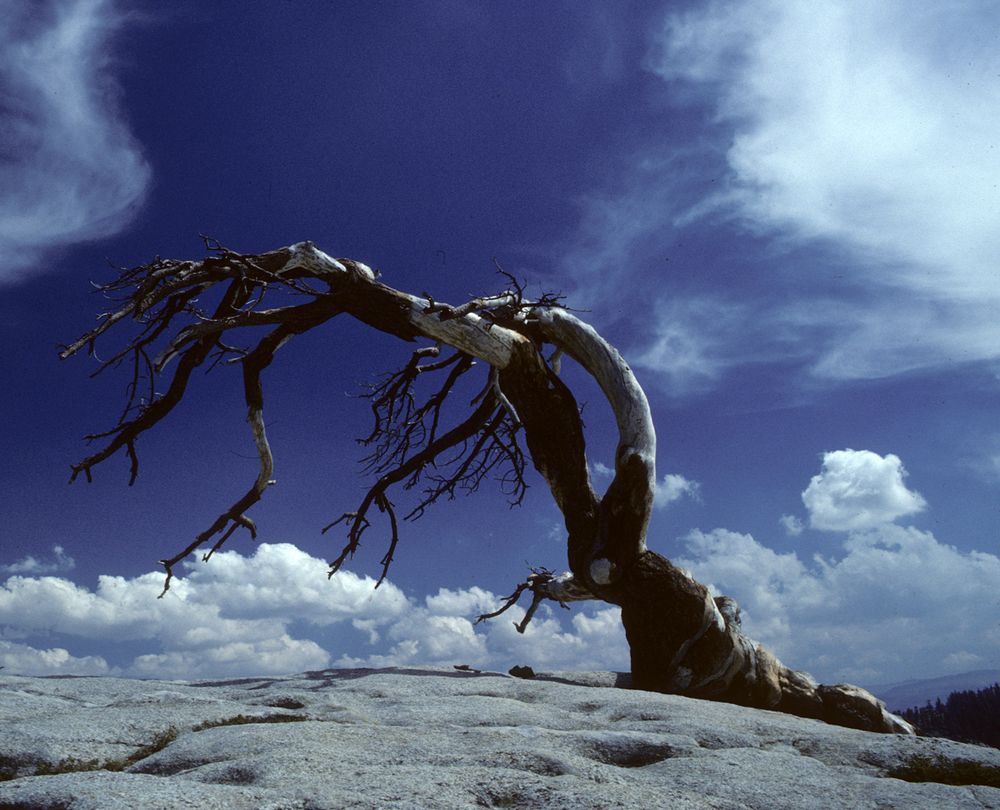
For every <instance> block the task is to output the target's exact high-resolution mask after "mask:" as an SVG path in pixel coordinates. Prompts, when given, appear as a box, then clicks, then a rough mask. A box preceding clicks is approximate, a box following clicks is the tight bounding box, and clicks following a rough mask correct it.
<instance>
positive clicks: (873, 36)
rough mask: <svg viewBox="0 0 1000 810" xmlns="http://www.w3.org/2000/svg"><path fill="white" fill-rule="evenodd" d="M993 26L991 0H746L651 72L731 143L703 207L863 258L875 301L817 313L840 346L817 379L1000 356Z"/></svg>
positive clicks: (675, 16) (669, 26)
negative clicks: (721, 180) (722, 175)
mask: <svg viewBox="0 0 1000 810" xmlns="http://www.w3.org/2000/svg"><path fill="white" fill-rule="evenodd" d="M998 24H1000V10H998V8H997V6H996V4H994V3H991V2H988V1H987V0H978V1H977V0H970V2H963V3H958V4H954V3H951V4H936V5H934V4H931V5H927V4H925V5H923V6H921V7H920V8H919V9H915V8H914V7H913V4H912V3H907V2H905V0H893V1H892V2H883V3H866V2H863V1H862V0H836V2H829V3H824V4H822V5H821V6H820V7H817V5H816V4H815V3H809V2H805V1H804V0H802V1H801V2H785V1H784V0H781V1H780V2H779V0H737V2H708V3H704V4H699V5H697V6H695V7H694V8H693V9H692V10H690V11H687V12H683V13H672V14H670V15H669V16H668V17H667V19H666V23H665V25H664V27H663V29H662V31H661V32H660V35H659V37H658V39H657V43H656V48H655V50H654V54H653V55H652V56H651V57H650V59H649V66H650V68H651V69H652V70H654V71H655V72H656V73H658V74H659V75H660V76H661V77H663V78H664V79H665V80H666V82H667V83H668V84H667V87H668V88H669V92H671V93H672V97H673V98H674V99H677V98H678V97H682V96H683V95H684V93H685V92H686V93H687V94H688V97H689V98H690V99H691V100H693V101H695V102H697V103H699V104H702V105H704V107H705V108H706V109H708V110H710V111H711V116H712V123H713V125H714V126H715V127H717V131H718V132H720V133H722V136H721V137H720V142H725V143H726V147H725V151H724V160H725V165H726V169H727V175H726V181H727V182H726V183H725V185H724V188H723V189H722V190H721V191H713V192H711V193H710V194H708V195H707V196H703V197H702V198H701V202H700V204H697V205H696V207H700V210H701V211H702V212H703V211H705V210H712V211H714V212H715V213H716V214H718V213H724V214H725V213H733V214H736V215H737V216H738V217H739V218H740V219H741V220H742V221H743V222H744V223H745V224H748V225H750V226H751V227H752V228H754V229H756V230H757V231H758V232H759V233H761V234H764V235H767V236H771V237H776V238H777V239H778V240H779V241H784V242H786V243H787V242H792V243H799V244H803V243H807V242H810V243H815V242H817V241H820V242H826V243H829V244H833V245H835V246H837V247H838V248H839V249H844V248H846V249H847V251H848V252H849V253H851V254H852V255H853V258H854V261H853V263H848V264H847V265H846V267H847V268H848V269H849V268H850V267H853V268H854V269H853V273H854V274H855V275H854V277H853V279H852V281H853V283H854V287H855V291H857V290H858V289H861V290H867V291H868V294H867V295H862V296H861V300H856V301H852V302H850V303H851V306H850V307H849V308H848V309H847V311H846V312H841V313H833V312H831V311H829V310H825V311H824V310H820V311H819V312H820V313H823V314H822V315H821V317H820V319H821V320H823V319H824V318H825V319H826V324H827V326H829V327H831V328H832V329H833V331H834V333H835V334H834V337H833V339H832V341H831V342H830V343H829V344H828V346H827V349H826V351H825V353H824V354H823V356H822V357H821V358H820V359H819V360H818V362H817V363H816V365H815V371H816V372H817V373H819V374H821V375H827V376H833V377H860V376H878V375H884V374H888V373H894V372H899V371H904V370H908V369H912V368H918V367H922V366H927V365H930V364H936V363H942V362H954V361H956V360H975V359H982V358H990V357H996V355H997V353H998V349H997V346H1000V325H998V324H997V321H996V318H995V317H994V314H993V313H995V311H996V306H997V303H998V302H1000V284H998V282H997V276H996V272H995V265H996V256H997V255H1000V232H998V231H997V229H996V227H995V223H996V221H997V219H998V218H1000V188H998V186H997V183H996V177H997V176H998V175H1000V144H998V143H997V142H996V138H995V137H994V135H995V129H996V127H995V121H994V109H995V99H996V98H997V95H998V93H1000V52H998V51H997V49H996V45H995V42H994V38H993V34H992V32H993V31H994V30H995V29H996V26H997V25H998ZM820 266H822V265H820ZM809 270H810V268H809V267H801V268H799V270H798V274H799V275H800V276H801V275H803V274H808V273H809ZM888 290H892V295H888V294H887V291H888ZM846 303H848V302H846V301H845V304H846ZM795 310H796V306H792V307H791V309H790V310H789V311H786V310H784V309H782V308H781V307H776V308H775V309H774V311H772V312H771V313H770V315H769V317H771V318H774V319H779V320H780V319H782V318H794V317H797V316H798V315H801V313H799V312H796V311H795ZM811 310H812V316H811V317H812V318H813V319H814V322H815V319H816V318H817V314H818V313H817V308H816V307H811ZM844 316H846V317H844ZM915 338H919V339H915Z"/></svg>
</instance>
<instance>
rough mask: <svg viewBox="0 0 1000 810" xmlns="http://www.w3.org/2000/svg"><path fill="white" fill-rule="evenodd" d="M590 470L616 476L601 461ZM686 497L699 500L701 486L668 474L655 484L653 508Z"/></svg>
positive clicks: (598, 475)
mask: <svg viewBox="0 0 1000 810" xmlns="http://www.w3.org/2000/svg"><path fill="white" fill-rule="evenodd" d="M590 469H591V472H592V473H593V474H594V475H595V477H599V478H611V477H613V476H614V474H615V471H614V470H613V469H611V467H609V466H608V465H607V464H602V463H601V462H600V461H595V462H593V463H591V465H590ZM685 495H686V496H687V497H689V498H694V499H695V500H699V499H700V498H701V484H699V483H698V482H697V481H689V480H688V479H687V478H685V477H684V476H683V475H678V474H677V473H667V474H666V475H664V476H663V478H661V479H660V480H659V481H657V482H656V484H655V489H654V490H653V508H654V509H663V508H664V507H666V506H669V505H670V504H672V503H673V502H674V501H678V500H680V499H681V498H683V497H684V496H685ZM559 530H560V532H562V534H560V535H559V537H560V539H562V538H564V537H565V532H563V531H562V527H561V526H560V527H559Z"/></svg>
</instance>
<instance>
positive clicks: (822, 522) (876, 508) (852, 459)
mask: <svg viewBox="0 0 1000 810" xmlns="http://www.w3.org/2000/svg"><path fill="white" fill-rule="evenodd" d="M905 477H906V470H904V469H903V463H902V462H901V461H900V460H899V457H898V456H894V455H893V454H892V453H890V454H888V455H886V456H885V457H883V456H880V455H879V454H878V453H873V452H872V451H871V450H849V449H848V450H835V451H833V452H830V453H824V454H823V469H822V470H821V471H820V473H819V474H818V475H814V476H813V478H812V480H811V481H810V482H809V486H808V487H806V489H805V491H804V492H803V493H802V502H803V503H804V504H805V506H806V509H807V510H808V512H809V524H810V525H811V526H812V527H813V528H814V529H823V530H826V531H837V532H842V531H854V530H857V529H868V528H872V527H875V526H879V525H882V524H884V523H890V522H892V521H893V520H895V519H896V518H899V517H904V516H906V515H912V514H916V513H917V512H920V511H922V510H923V509H924V507H925V506H926V505H927V504H926V502H925V501H924V499H923V497H921V495H920V494H919V493H917V492H913V491H912V490H910V489H907V487H906V484H905V482H904V478H905Z"/></svg>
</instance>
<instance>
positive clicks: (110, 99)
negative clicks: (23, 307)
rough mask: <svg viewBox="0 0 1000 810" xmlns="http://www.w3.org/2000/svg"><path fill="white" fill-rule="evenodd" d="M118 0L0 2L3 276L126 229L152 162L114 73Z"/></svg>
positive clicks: (12, 277)
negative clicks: (130, 122) (128, 117)
mask: <svg viewBox="0 0 1000 810" xmlns="http://www.w3.org/2000/svg"><path fill="white" fill-rule="evenodd" d="M124 22H125V14H124V12H123V11H121V10H120V9H119V8H118V7H117V4H116V3H115V2H114V1H113V0H48V2H42V3H18V2H15V3H13V4H9V5H6V6H5V7H4V9H3V10H2V11H0V87H2V88H3V91H4V96H5V99H4V104H3V106H2V109H0V129H2V130H3V131H4V146H3V148H2V153H0V157H2V160H0V188H3V194H2V195H0V283H5V282H6V283H9V282H12V281H16V280H17V279H19V278H24V277H26V276H27V275H30V274H32V273H35V272H38V271H39V270H41V269H42V267H41V265H42V264H43V262H44V261H45V260H46V259H47V257H49V256H50V255H52V254H53V253H54V251H58V250H59V249H60V248H64V247H66V246H69V245H72V244H76V243H79V242H84V241H88V240H92V239H99V238H103V237H107V236H111V235H113V234H115V233H118V232H119V231H120V230H122V228H124V227H125V225H126V224H127V223H128V221H129V220H130V219H131V216H132V214H133V213H134V212H135V210H136V208H137V207H138V205H139V204H140V203H141V201H142V199H143V197H144V195H145V193H146V189H147V187H148V185H149V182H150V177H151V171H150V168H149V165H148V164H147V163H146V161H145V159H144V158H143V156H142V151H141V149H140V147H139V145H138V143H137V142H136V140H135V139H134V138H133V136H132V134H131V133H130V132H129V129H128V126H127V124H126V123H125V122H124V119H123V115H122V112H121V109H120V105H119V101H118V100H119V97H120V94H121V91H120V89H119V87H118V86H117V84H116V82H115V78H114V68H115V67H117V65H116V64H115V61H114V58H113V56H112V50H111V41H112V37H113V35H114V33H115V32H116V31H117V30H118V29H119V28H121V26H122V25H123V24H124Z"/></svg>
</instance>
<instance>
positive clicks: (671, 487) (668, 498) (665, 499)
mask: <svg viewBox="0 0 1000 810" xmlns="http://www.w3.org/2000/svg"><path fill="white" fill-rule="evenodd" d="M685 495H686V496H687V497H689V498H694V499H695V500H698V499H699V498H700V497H701V484H699V483H698V482H697V481H689V480H688V479H687V478H685V477H684V476H683V475H677V474H676V473H667V474H666V475H664V476H663V478H662V479H660V481H658V482H657V484H656V489H655V490H654V492H653V508H655V509H663V508H664V507H666V506H669V505H670V504H672V503H673V502H674V501H678V500H680V499H681V498H683V497H684V496H685Z"/></svg>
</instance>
